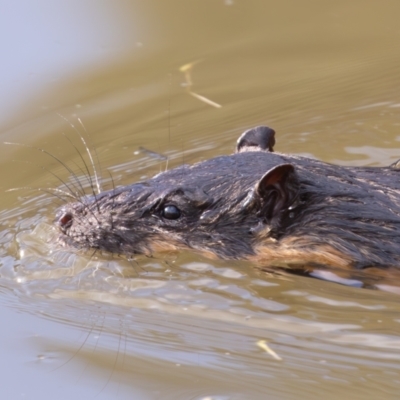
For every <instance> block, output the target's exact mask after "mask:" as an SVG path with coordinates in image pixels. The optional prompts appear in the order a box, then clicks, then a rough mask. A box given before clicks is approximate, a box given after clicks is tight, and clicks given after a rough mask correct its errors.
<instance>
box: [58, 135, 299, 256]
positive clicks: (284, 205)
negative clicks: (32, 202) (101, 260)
mask: <svg viewBox="0 0 400 400" xmlns="http://www.w3.org/2000/svg"><path fill="white" fill-rule="evenodd" d="M257 129H258V130H259V129H267V128H256V129H254V130H251V131H248V132H250V134H248V135H247V136H246V135H242V137H241V139H240V140H239V142H238V147H237V149H238V150H237V153H236V154H234V155H231V156H222V157H217V158H214V159H211V160H208V161H204V162H201V163H198V164H195V165H193V166H181V167H179V168H176V169H173V170H170V171H167V172H164V173H161V174H159V175H157V176H155V177H154V178H152V179H149V180H147V181H145V182H140V183H137V184H133V185H131V186H126V187H121V188H117V189H114V190H110V191H107V192H103V193H100V194H99V195H95V196H90V197H89V196H88V197H85V198H82V199H81V200H80V201H79V202H75V203H69V204H67V205H65V206H64V207H62V208H60V209H59V211H58V214H57V225H58V226H59V228H60V230H61V232H62V236H61V240H62V241H63V242H65V243H71V244H74V245H76V246H78V247H85V248H93V249H101V250H106V251H110V252H112V253H117V254H128V255H129V254H137V253H141V254H152V253H154V252H159V251H170V250H176V249H188V248H189V249H194V250H197V251H200V252H203V253H206V254H208V255H214V256H217V257H222V258H246V256H249V255H251V254H252V253H253V251H254V250H253V248H254V242H255V241H257V240H259V238H260V237H263V238H264V239H265V238H267V237H271V238H273V235H274V232H276V231H277V230H278V229H279V227H280V225H281V221H282V219H284V218H285V216H287V214H289V211H288V209H289V207H290V206H292V208H293V204H294V203H295V201H296V199H297V195H298V181H297V177H296V173H295V171H294V167H293V166H292V165H291V164H287V163H284V162H282V159H281V157H280V156H278V155H276V154H273V153H272V152H270V151H268V149H270V150H272V145H271V142H270V141H268V140H267V141H266V140H265V137H264V135H261V138H262V139H263V143H264V144H263V147H262V146H261V145H257V143H256V142H257V140H258V141H260V139H257V135H256V134H259V132H257ZM264 132H265V133H266V134H268V135H269V137H270V138H271V137H272V140H273V134H272V136H271V130H269V129H268V130H267V131H264ZM272 132H273V131H272ZM261 133H262V132H261ZM259 136H260V135H259ZM245 140H247V142H246V143H243V141H245ZM264 149H265V151H264ZM249 150H257V151H249ZM259 150H262V151H259Z"/></svg>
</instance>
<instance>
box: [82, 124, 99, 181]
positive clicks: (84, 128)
mask: <svg viewBox="0 0 400 400" xmlns="http://www.w3.org/2000/svg"><path fill="white" fill-rule="evenodd" d="M78 121H79V123H80V124H81V126H82V128H83V130H84V131H85V133H86V135H87V136H88V138H89V140H90V141H91V142H92V139H91V137H90V134H89V132H88V131H87V129H86V127H85V125H84V124H83V122H82V120H81V119H80V118H79V117H78ZM91 145H92V147H93V151H94V155H95V157H96V161H97V166H98V168H99V171H100V173H99V177H100V181H101V180H102V175H103V173H102V171H101V163H100V160H99V154H98V153H97V149H96V147H95V146H93V143H91ZM93 169H94V164H93ZM95 176H96V173H95ZM96 179H97V176H96ZM100 186H101V185H100V184H99V187H100Z"/></svg>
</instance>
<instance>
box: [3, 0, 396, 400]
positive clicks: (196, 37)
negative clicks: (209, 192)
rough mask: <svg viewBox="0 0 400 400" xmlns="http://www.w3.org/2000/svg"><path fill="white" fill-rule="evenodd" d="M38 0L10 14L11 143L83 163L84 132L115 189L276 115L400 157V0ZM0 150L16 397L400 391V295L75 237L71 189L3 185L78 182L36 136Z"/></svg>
mask: <svg viewBox="0 0 400 400" xmlns="http://www.w3.org/2000/svg"><path fill="white" fill-rule="evenodd" d="M38 4H39V3H38ZM40 4H41V7H42V8H41V9H40V12H39V11H38V9H36V8H35V9H34V8H32V6H31V4H30V3H29V2H26V4H25V7H24V8H22V9H19V8H17V7H16V6H15V8H13V7H14V6H11V5H10V6H9V9H7V10H6V11H5V12H4V13H3V15H2V16H1V17H0V18H1V19H3V22H2V26H3V28H1V29H2V30H3V31H2V32H3V33H5V34H3V35H2V37H4V38H6V39H4V40H7V46H8V48H9V49H10V50H9V54H8V55H7V57H6V58H5V59H3V61H2V68H3V74H2V77H1V78H0V79H1V84H2V87H3V91H2V100H1V101H2V104H3V105H4V106H2V107H1V109H2V111H0V115H1V120H0V125H1V127H2V129H1V139H2V142H3V141H14V142H19V143H24V144H26V145H29V146H34V147H41V148H44V149H46V150H47V151H49V152H50V153H51V154H54V155H55V156H57V157H58V158H60V159H61V160H62V161H63V162H65V163H67V164H68V165H69V166H70V167H71V168H73V169H74V170H75V171H77V174H78V175H79V176H80V177H82V175H83V173H82V172H81V171H80V170H79V168H77V166H76V164H79V163H80V158H79V155H78V154H77V153H76V151H75V149H74V148H73V146H72V145H71V144H70V143H69V141H68V140H67V139H66V138H65V136H64V135H66V136H68V138H70V140H72V141H73V142H74V144H75V145H76V146H78V147H79V149H80V151H81V152H82V153H84V150H83V148H82V144H81V143H80V140H79V136H78V135H77V133H76V132H75V128H76V129H77V130H78V131H79V132H81V133H83V134H85V130H86V131H87V132H88V134H89V135H90V138H89V139H88V140H89V141H90V142H91V148H94V147H95V148H96V150H97V154H98V158H99V160H100V165H101V173H102V176H103V182H104V186H105V187H106V188H109V187H111V186H112V183H111V179H110V174H109V172H110V173H111V175H112V177H113V180H114V184H115V185H123V184H128V183H131V182H133V181H135V180H138V179H142V178H145V177H150V176H152V175H153V174H155V173H157V172H159V171H160V170H163V169H165V168H166V167H167V165H166V162H165V160H163V159H159V158H157V157H154V156H152V155H151V154H149V153H146V152H143V151H140V148H141V147H142V148H145V149H148V150H151V151H153V152H155V153H157V154H162V155H164V156H167V157H168V159H169V161H168V168H172V167H174V166H177V165H180V164H182V163H192V162H196V161H199V160H203V159H206V158H209V157H212V156H215V155H218V154H228V153H230V152H231V151H232V149H233V147H234V142H235V140H236V138H237V136H238V135H239V134H240V133H241V132H242V131H243V130H244V129H247V128H249V127H252V126H255V125H259V124H267V125H269V126H272V127H273V128H274V129H276V130H277V145H276V149H277V150H278V151H281V152H287V153H296V154H303V155H308V156H312V157H316V158H318V159H321V160H324V161H328V162H333V163H338V164H344V165H387V164H389V163H391V162H394V161H396V160H397V159H398V158H400V72H399V71H400V29H399V25H398V15H399V13H400V3H399V2H398V1H389V0H383V1H381V2H372V1H369V2H365V1H360V0H355V1H353V2H351V3H349V2H348V1H342V0H338V1H335V2H330V1H327V0H323V1H312V0H304V1H301V2H298V1H293V0H288V1H284V2H269V1H268V2H267V1H260V0H258V1H257V0H254V1H253V0H246V1H241V0H225V1H224V0H214V1H197V0H193V1H183V0H171V1H168V2H162V1H132V2H129V3H128V2H123V1H115V2H113V3H98V4H96V6H95V5H94V4H93V3H89V2H87V3H86V2H83V3H82V2H59V6H58V8H52V7H49V4H48V3H46V2H42V3H40ZM39 17H40V18H39ZM17 32H18V34H17ZM2 40H3V39H2ZM4 43H6V42H4ZM3 58H4V57H3ZM192 62H193V63H194V62H197V63H195V65H194V67H193V69H192V70H191V71H190V72H191V74H190V78H191V81H192V86H191V87H190V88H189V89H190V90H191V91H192V92H194V93H196V94H198V95H201V96H204V97H205V98H206V99H209V100H211V101H213V102H215V103H218V104H220V105H221V107H220V108H216V107H215V106H213V105H212V104H210V103H206V102H204V101H202V100H201V99H200V98H199V97H198V96H197V97H195V96H194V95H193V94H192V95H191V94H190V93H188V87H187V78H185V75H184V74H183V73H182V72H181V71H179V68H180V67H181V66H183V65H186V64H188V63H192ZM64 118H65V119H64ZM79 120H81V121H82V122H83V125H84V127H82V126H81V124H80V122H79ZM71 125H73V126H71ZM74 127H75V128H74ZM85 158H86V160H87V157H86V156H85ZM87 161H88V160H87ZM0 162H1V168H0V188H1V190H2V191H3V194H2V196H1V203H0V218H1V220H0V224H1V225H0V246H1V247H0V249H1V251H0V254H1V256H0V318H1V321H2V329H1V333H0V338H1V340H0V351H1V355H2V357H1V360H2V361H1V363H0V370H1V377H2V378H1V387H2V389H1V393H2V396H3V397H4V398H9V399H19V398H21V399H25V398H27V399H28V398H29V399H49V398H55V397H57V398H59V399H71V398H77V399H79V398H96V399H133V398H134V399H204V400H205V399H215V400H222V399H223V400H226V399H266V398H268V399H320V398H324V399H338V398H347V399H376V398H382V399H397V398H398V394H399V391H400V317H399V315H400V305H399V304H400V302H399V298H400V297H399V296H398V295H394V294H390V293H384V292H380V291H372V290H367V289H359V288H353V287H347V286H342V285H338V284H334V283H331V282H324V281H320V280H316V279H310V278H304V277H296V276H278V275H267V274H265V273H262V272H260V271H259V270H257V269H256V268H254V266H252V265H249V264H246V263H241V262H222V261H210V260H207V259H202V258H200V257H198V256H196V255H194V254H190V253H185V254H179V255H175V256H172V255H171V256H168V257H165V258H161V257H157V258H140V257H138V258H137V259H135V260H126V259H123V258H120V257H116V256H110V255H101V254H96V255H94V256H93V255H92V253H90V252H88V253H80V252H76V251H72V250H68V249H67V250H66V249H60V248H57V246H55V245H54V243H53V241H52V238H53V235H54V230H53V228H52V219H53V216H54V211H55V209H56V208H57V206H58V205H60V204H61V202H60V201H59V200H58V199H57V198H55V197H53V196H51V195H49V194H48V193H46V192H38V191H29V190H20V191H17V192H4V191H5V190H6V189H9V188H13V187H20V188H21V187H28V186H29V187H34V188H49V187H50V188H56V187H60V182H59V181H58V180H57V179H56V178H55V177H54V176H53V175H52V173H53V174H55V175H57V176H59V177H60V178H61V179H63V180H65V181H66V182H70V184H71V182H72V181H73V178H71V176H70V174H69V173H68V171H66V170H65V168H64V167H63V166H62V165H60V163H58V162H56V161H55V160H54V159H52V158H51V157H49V156H47V155H46V154H44V153H43V152H40V151H37V150H34V149H32V148H27V147H16V146H6V145H3V144H2V145H0ZM81 168H82V167H81ZM50 171H51V172H50ZM108 171H109V172H108ZM84 184H85V185H86V186H88V185H87V182H84ZM260 341H264V342H262V343H265V344H266V345H267V347H265V346H264V347H262V346H260V345H259V343H260ZM266 350H270V351H266Z"/></svg>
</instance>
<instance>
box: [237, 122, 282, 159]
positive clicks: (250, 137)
mask: <svg viewBox="0 0 400 400" xmlns="http://www.w3.org/2000/svg"><path fill="white" fill-rule="evenodd" d="M274 145H275V131H274V130H273V129H271V128H268V127H267V126H257V127H255V128H252V129H249V130H247V131H246V132H243V133H242V135H241V136H240V137H239V139H238V140H237V144H236V153H240V152H241V151H257V150H265V151H271V152H272V151H274Z"/></svg>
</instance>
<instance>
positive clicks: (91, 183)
mask: <svg viewBox="0 0 400 400" xmlns="http://www.w3.org/2000/svg"><path fill="white" fill-rule="evenodd" d="M63 136H64V137H65V138H66V139H67V140H68V141H69V142H70V144H71V146H72V147H73V148H74V149H75V150H76V152H77V153H78V154H79V157H80V158H81V161H82V163H83V165H84V166H85V169H86V172H87V175H86V174H85V173H83V175H86V176H87V179H88V181H89V184H90V188H91V189H92V193H93V196H94V198H95V199H96V193H95V191H94V187H93V181H92V177H91V175H90V171H89V168H88V166H87V164H86V162H85V160H84V158H83V157H82V154H81V152H80V151H79V149H78V148H77V147H76V146H75V145H74V144H73V143H72V141H71V139H70V138H69V137H68V136H67V135H65V134H64V133H63ZM75 165H76V164H75ZM78 168H79V169H80V170H81V171H82V169H81V168H80V167H79V166H78ZM82 172H83V171H82ZM99 193H100V192H99ZM99 193H97V194H99ZM96 204H97V202H96ZM98 211H100V210H99V209H98Z"/></svg>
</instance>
